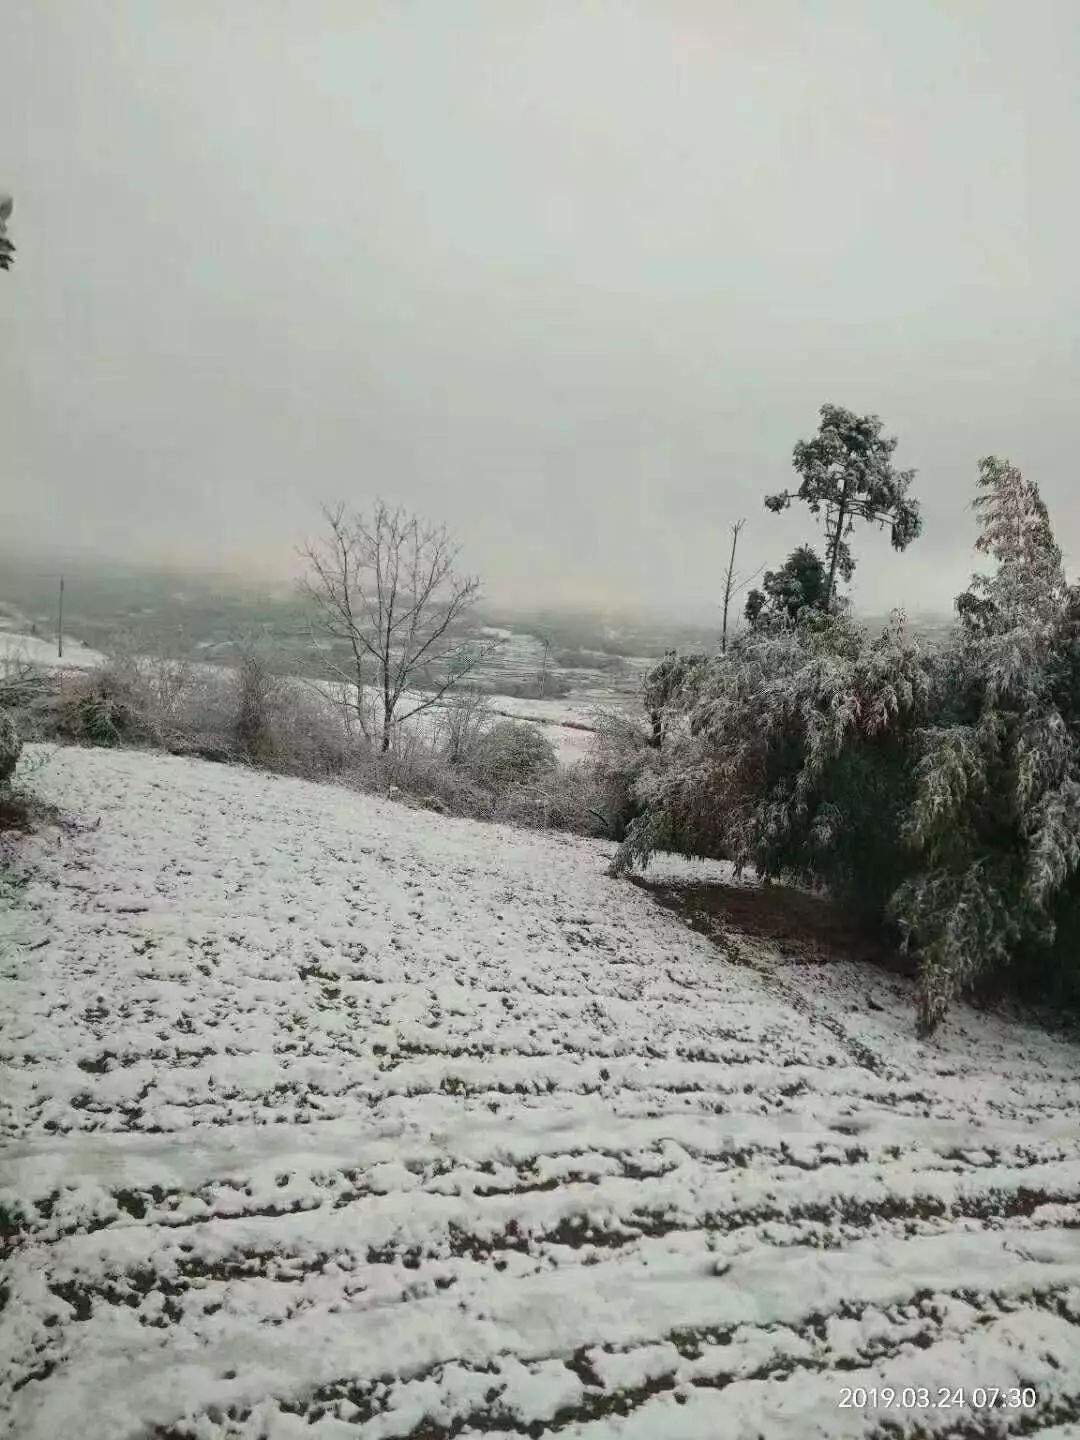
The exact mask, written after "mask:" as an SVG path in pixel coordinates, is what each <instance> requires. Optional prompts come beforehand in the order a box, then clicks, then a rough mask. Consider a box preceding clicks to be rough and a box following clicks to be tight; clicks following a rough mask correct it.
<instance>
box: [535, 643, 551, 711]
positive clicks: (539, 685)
mask: <svg viewBox="0 0 1080 1440" xmlns="http://www.w3.org/2000/svg"><path fill="white" fill-rule="evenodd" d="M540 643H541V645H543V647H544V655H543V660H542V661H541V664H540V671H539V674H538V675H537V677H536V689H537V693H538V694H539V696H540V699H541V700H543V698H544V694H545V692H546V691H547V674H548V664H549V662H550V660H551V636H550V635H544V636H543V637H542V638H541V641H540Z"/></svg>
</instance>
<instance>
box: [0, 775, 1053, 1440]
mask: <svg viewBox="0 0 1080 1440" xmlns="http://www.w3.org/2000/svg"><path fill="white" fill-rule="evenodd" d="M43 776H44V780H43V785H44V788H45V789H46V791H47V794H46V798H48V799H50V800H53V801H54V803H57V804H59V805H61V806H62V807H63V808H64V809H65V810H66V812H67V814H68V816H69V817H70V819H71V820H73V821H74V822H75V823H74V825H73V826H69V827H68V829H67V830H66V831H64V832H60V833H58V834H56V835H46V836H42V837H41V838H39V839H37V840H35V841H33V842H30V843H28V844H27V846H26V847H25V848H24V851H23V854H22V860H21V863H22V866H23V877H22V878H23V880H24V881H25V884H24V885H23V888H22V889H21V892H20V893H19V896H18V900H17V907H18V908H17V910H16V911H15V912H14V913H13V915H12V916H11V917H10V918H11V919H12V922H13V923H12V924H7V923H6V922H5V928H4V929H3V932H2V933H4V934H5V935H10V934H14V936H15V941H14V943H13V944H11V945H9V947H8V953H6V954H5V956H4V966H3V971H2V978H0V1004H2V1006H3V1014H2V1019H3V1033H2V1036H0V1093H2V1094H3V1096H4V1101H5V1109H4V1112H3V1117H2V1120H0V1124H2V1126H3V1133H5V1134H6V1136H7V1143H6V1144H5V1146H4V1148H3V1153H2V1155H0V1222H2V1224H3V1228H4V1231H5V1234H6V1236H7V1245H8V1256H7V1264H6V1273H5V1277H4V1281H3V1284H2V1286H0V1386H2V1387H3V1388H2V1389H0V1403H2V1404H6V1405H7V1407H8V1410H9V1414H10V1417H11V1419H12V1421H13V1425H14V1434H15V1435H17V1436H25V1437H28V1440H31V1437H32V1440H36V1437H42V1440H44V1437H46V1436H48V1437H50V1440H51V1437H53V1436H55V1435H58V1434H70V1433H75V1432H76V1431H78V1432H79V1433H80V1434H82V1435H83V1436H85V1437H86V1440H94V1437H96V1436H100V1437H102V1440H106V1437H108V1440H115V1437H132V1440H134V1437H137V1436H138V1437H150V1436H156V1437H158V1440H191V1437H200V1440H201V1437H205V1440H219V1437H223V1436H237V1437H240V1436H243V1437H248V1440H254V1437H256V1436H265V1437H268V1440H270V1437H272V1440H279V1437H288V1436H300V1435H304V1436H312V1435H314V1436H315V1437H316V1440H328V1437H332V1440H336V1437H339V1436H346V1435H348V1436H359V1437H361V1440H370V1437H375V1436H380V1437H383V1436H385V1437H391V1436H394V1437H411V1440H443V1437H447V1440H449V1437H452V1436H469V1435H480V1434H490V1433H500V1434H509V1435H514V1434H521V1435H529V1436H534V1437H535V1436H542V1435H546V1434H549V1433H550V1434H553V1435H556V1434H557V1435H559V1436H575V1437H581V1440H615V1437H618V1440H634V1437H640V1440H645V1437H647V1440H679V1437H683V1440H706V1437H707V1440H714V1437H723V1436H740V1437H742V1436H746V1437H751V1436H753V1437H757V1436H759V1435H761V1434H765V1435H767V1436H769V1437H770V1440H771V1437H772V1436H777V1437H780V1440H786V1437H790V1440H803V1437H806V1436H813V1435H820V1436H823V1437H824V1436H848V1435H849V1436H856V1435H858V1436H871V1435H882V1436H884V1435H886V1434H903V1433H908V1434H912V1435H914V1434H915V1433H920V1434H923V1435H942V1436H946V1435H973V1436H983V1435H992V1434H993V1435H999V1434H1010V1433H1016V1434H1020V1433H1025V1434H1027V1433H1036V1431H1038V1432H1039V1433H1042V1432H1043V1431H1044V1430H1049V1428H1050V1427H1052V1426H1053V1427H1057V1429H1058V1430H1059V1431H1060V1432H1062V1433H1064V1430H1065V1429H1067V1427H1068V1426H1069V1425H1070V1424H1071V1423H1072V1422H1073V1421H1077V1420H1080V1104H1078V1101H1080V1066H1078V1064H1077V1060H1078V1059H1080V1055H1078V1052H1077V1048H1076V1047H1075V1046H1073V1045H1070V1044H1069V1043H1068V1042H1067V1041H1066V1040H1064V1039H1060V1038H1054V1037H1051V1036H1048V1035H1046V1034H1044V1033H1041V1032H1039V1031H1037V1030H1034V1029H1032V1028H1030V1027H1027V1026H1025V1025H1023V1024H1021V1023H1018V1022H1016V1021H1007V1020H1005V1019H1002V1018H995V1017H992V1016H988V1015H978V1014H976V1013H975V1012H973V1011H968V1010H964V1009H963V1008H960V1009H958V1010H957V1011H956V1013H955V1015H954V1016H952V1017H950V1019H949V1021H948V1023H947V1025H946V1027H945V1030H944V1032H943V1034H942V1035H941V1036H940V1038H939V1039H938V1040H936V1041H935V1043H934V1044H933V1045H932V1046H931V1045H926V1044H923V1043H921V1042H919V1041H918V1040H916V1039H915V1038H914V1036H913V1035H912V1032H911V1024H910V1015H909V1010H908V1006H909V1003H910V996H909V994H908V992H907V987H906V982H904V981H903V980H902V979H899V978H898V977H895V976H889V975H884V974H881V973H878V972H875V971H873V970H872V969H869V968H867V967H861V966H856V965H851V964H836V965H832V966H812V967H811V966H805V965H800V964H798V963H796V962H789V961H785V960H784V959H783V958H782V957H780V956H777V955H776V954H773V953H770V952H768V951H764V950H762V951H759V952H757V953H756V954H755V957H754V964H753V966H752V967H748V966H746V965H731V964H728V963H726V962H725V958H724V955H723V952H722V950H720V949H718V948H716V947H715V946H714V945H713V944H712V943H711V942H710V941H709V940H707V939H706V938H705V937H704V936H702V935H700V934H696V933H693V932H691V931H690V930H688V929H686V928H685V927H684V926H682V925H681V924H680V922H679V920H678V918H677V916H676V915H675V914H673V913H671V912H670V911H667V910H661V909H659V908H658V907H656V906H655V905H654V903H653V901H652V899H651V898H650V897H649V896H648V895H647V894H645V893H644V892H643V891H641V890H639V889H637V888H635V887H631V886H627V885H625V884H619V883H615V882H611V881H608V880H606V879H605V878H604V877H603V874H602V871H603V866H604V862H605V859H606V855H607V847H605V846H602V845H595V844H587V843H584V842H577V841H571V840H566V839H564V838H552V837H543V836H538V835H520V834H516V833H515V832H513V831H508V830H503V829H499V828H497V827H483V826H478V825H470V824H467V823H465V822H460V821H453V820H448V819H442V818H440V817H437V816H431V815H426V814H424V815H421V814H418V813H417V812H413V811H410V810H407V809H399V808H398V807H395V806H393V805H391V804H388V803H383V802H379V801H374V800H371V799H363V798H360V797H357V796H354V795H350V794H347V793H345V792H341V791H337V790H334V789H331V788H329V787H324V788H318V787H314V786H310V785H305V784H302V783H300V782H294V781H284V780H275V779H273V778H271V777H267V776H262V775H254V774H246V773H244V772H242V771H236V770H228V769H222V768H220V767H214V766H207V765H200V764H198V763H196V762H190V761H182V760H176V759H167V758H164V757H153V756H135V755H130V754H105V753H79V752H61V753H60V754H58V755H57V756H56V757H55V759H54V760H53V762H52V764H51V765H50V767H49V768H48V769H47V770H45V771H44V772H43ZM99 816H100V817H101V819H102V823H101V826H100V828H95V829H91V828H90V827H91V826H92V825H93V824H94V822H95V821H96V820H97V818H98V817H99ZM664 868H665V872H666V875H667V879H668V880H670V881H671V882H672V883H674V884H677V883H678V882H679V871H678V867H677V866H676V865H675V864H674V862H671V861H665V862H664ZM698 878H699V879H700V874H699V876H698ZM744 948H745V947H744ZM744 958H745V957H744ZM870 1001H872V1004H871V1003H868V1002H870ZM1021 1383H1023V1384H1026V1385H1029V1386H1031V1387H1033V1389H1034V1390H1035V1392H1037V1397H1038V1398H1037V1405H1036V1406H1035V1408H1034V1409H1027V1410H1023V1411H1017V1412H1015V1413H1012V1414H1006V1413H1004V1412H1002V1413H1001V1414H1000V1415H993V1414H988V1413H985V1412H984V1413H979V1412H977V1411H975V1410H974V1409H973V1408H972V1407H971V1405H970V1402H967V1403H965V1405H964V1407H962V1409H961V1410H960V1411H956V1410H953V1411H952V1412H948V1411H944V1410H942V1411H937V1410H933V1411H924V1412H922V1413H918V1414H916V1413H913V1412H911V1411H907V1412H901V1411H898V1410H892V1411H890V1412H888V1413H886V1412H883V1411H881V1410H876V1411H875V1410H873V1409H872V1408H868V1407H866V1406H862V1405H861V1404H860V1405H858V1406H853V1407H849V1408H841V1405H840V1401H841V1396H842V1390H843V1387H845V1386H846V1387H858V1386H863V1387H867V1388H871V1387H874V1386H878V1387H881V1386H892V1387H902V1386H915V1387H918V1386H925V1387H927V1388H928V1389H930V1390H932V1391H935V1392H936V1390H937V1388H938V1387H951V1388H953V1389H955V1387H957V1386H964V1387H967V1388H968V1389H970V1388H971V1387H974V1386H983V1387H987V1386H990V1387H997V1388H1001V1387H1005V1386H1007V1385H1010V1384H1012V1385H1015V1384H1021ZM889 1425H896V1426H899V1427H900V1428H899V1429H894V1430H889V1428H888V1427H889ZM920 1426H921V1429H918V1427H920Z"/></svg>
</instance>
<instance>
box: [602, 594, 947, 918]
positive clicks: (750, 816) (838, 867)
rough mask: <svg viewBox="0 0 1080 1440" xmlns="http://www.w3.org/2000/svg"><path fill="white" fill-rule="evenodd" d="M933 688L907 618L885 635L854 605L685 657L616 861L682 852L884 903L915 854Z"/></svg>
mask: <svg viewBox="0 0 1080 1440" xmlns="http://www.w3.org/2000/svg"><path fill="white" fill-rule="evenodd" d="M930 688H931V687H930V678H929V671H928V667H927V665H926V663H925V661H924V660H923V657H922V656H921V655H920V653H919V650H918V647H917V645H916V644H915V643H914V641H913V640H912V639H911V638H910V636H909V635H908V633H907V630H906V628H905V626H904V623H903V620H902V618H900V617H896V618H894V620H893V622H892V623H891V624H890V625H889V627H888V628H887V629H886V630H885V631H883V632H882V634H881V635H880V636H878V637H876V638H871V637H869V636H867V635H866V634H864V633H863V632H862V631H861V630H859V629H858V628H857V627H856V626H855V625H854V624H853V623H852V621H851V620H850V619H849V618H847V617H846V616H844V615H842V614H837V615H831V616H823V615H816V616H813V617H807V618H805V619H802V620H800V621H799V622H798V623H796V624H793V625H792V624H781V623H777V624H776V625H772V626H768V627H765V628H764V629H761V630H751V631H750V632H748V633H746V634H745V635H743V636H740V637H739V638H738V640H736V642H735V643H734V644H733V645H731V646H730V647H729V649H728V652H727V654H726V655H723V656H717V657H715V658H713V659H711V660H709V661H707V662H706V663H701V662H700V661H698V662H696V663H694V664H693V665H691V666H689V667H686V668H685V669H684V670H683V672H682V673H681V675H679V676H678V678H677V682H676V683H675V684H674V685H673V686H672V691H671V698H670V699H669V700H668V703H667V706H666V709H665V718H664V744H663V748H662V749H661V750H660V752H659V756H658V759H657V760H656V762H655V763H654V764H652V765H651V766H647V767H646V768H645V769H644V770H643V772H642V775H641V778H640V779H639V781H638V782H637V785H636V787H635V795H636V797H637V799H638V800H639V801H641V803H642V806H643V809H642V813H641V814H640V815H639V816H638V817H637V818H636V819H635V820H634V821H633V822H632V823H631V825H630V827H629V830H628V832H627V835H626V839H625V840H624V841H623V844H622V847H621V848H620V850H619V853H618V855H617V856H616V858H615V860H614V862H613V865H612V871H613V873H615V874H618V873H620V872H621V871H623V870H625V869H627V868H629V867H630V866H632V865H635V864H638V865H643V864H647V863H648V860H649V857H650V856H651V855H652V853H653V852H654V851H656V850H676V851H680V852H682V853H684V854H688V855H695V856H713V857H720V858H727V859H731V860H733V861H735V863H736V864H737V865H739V866H742V865H747V864H752V865H754V866H755V867H756V868H757V870H758V871H759V873H760V874H762V875H763V876H781V875H787V876H791V877H793V878H797V879H800V880H802V881H805V882H810V883H815V884H828V885H829V886H831V887H832V888H833V889H834V891H836V892H837V893H839V894H842V895H845V896H846V897H848V898H851V899H853V900H855V901H857V902H858V903H859V904H860V905H861V906H862V907H864V908H866V909H868V910H871V911H872V910H875V909H876V910H880V909H881V908H882V907H883V906H884V903H885V901H886V899H887V898H888V895H889V893H890V892H891V889H892V888H893V887H894V886H895V884H896V883H897V879H898V870H899V868H900V866H901V864H902V859H901V856H900V846H899V843H898V837H899V827H900V822H901V815H902V811H903V806H904V803H905V800H906V796H907V791H908V787H909V785H910V781H909V778H908V777H909V775H910V763H909V756H910V747H911V743H912V732H913V730H914V727H915V725H916V724H917V723H918V721H919V720H920V719H921V718H922V717H923V716H924V715H925V713H926V709H927V706H928V703H929V699H930Z"/></svg>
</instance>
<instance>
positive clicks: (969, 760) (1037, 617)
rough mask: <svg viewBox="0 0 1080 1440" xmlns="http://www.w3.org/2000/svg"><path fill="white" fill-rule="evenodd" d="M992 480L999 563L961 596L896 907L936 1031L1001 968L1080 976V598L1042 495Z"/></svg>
mask: <svg viewBox="0 0 1080 1440" xmlns="http://www.w3.org/2000/svg"><path fill="white" fill-rule="evenodd" d="M978 484H979V490H980V494H979V496H978V498H977V500H976V502H975V504H976V509H977V511H978V513H979V516H980V519H981V522H982V533H981V535H980V537H979V540H978V542H977V548H978V550H979V551H981V552H982V553H983V554H986V555H989V556H992V557H993V559H994V560H996V561H997V570H996V572H995V573H994V574H993V575H992V576H990V577H986V576H981V575H977V576H975V577H974V578H973V580H972V582H971V586H970V588H969V589H968V590H967V591H966V592H965V594H963V595H961V596H960V597H959V599H958V601H957V609H958V612H959V615H960V632H959V635H958V637H957V640H956V642H955V645H954V647H953V649H952V651H951V653H950V655H949V656H948V666H947V672H946V675H947V685H946V693H945V696H944V699H943V703H942V708H941V712H940V714H939V715H938V716H937V717H936V723H935V724H934V725H933V726H932V727H928V728H927V729H926V730H925V732H924V734H923V735H922V737H921V741H922V755H921V760H920V762H919V765H918V770H917V781H918V785H917V791H916V794H915V797H914V803H913V805H912V807H911V811H910V814H909V816H908V818H907V822H906V837H907V840H908V843H909V845H910V846H911V848H912V850H913V852H914V853H915V855H916V856H917V860H918V870H917V873H916V874H914V875H912V876H911V877H910V878H909V879H908V880H907V881H906V882H905V883H904V884H903V885H902V887H901V888H900V890H899V891H898V893H897V895H896V898H895V901H894V905H893V909H894V913H895V915H896V917H897V919H898V921H899V923H900V925H901V927H902V928H903V930H904V932H905V934H906V937H907V940H908V943H909V944H910V945H911V946H912V947H914V948H915V949H916V950H917V952H918V953H919V955H920V958H921V977H922V978H921V996H920V1020H921V1024H922V1027H923V1029H924V1030H926V1031H930V1030H932V1029H933V1028H934V1026H936V1024H937V1023H938V1021H939V1020H940V1019H941V1017H942V1015H943V1014H944V1012H945V1010H946V1008H947V1006H948V1003H949V1000H950V999H951V998H952V997H953V996H954V995H956V994H957V993H958V992H960V991H962V990H963V989H965V988H967V987H968V986H970V984H971V983H972V982H973V981H974V980H976V979H977V978H978V977H979V976H980V975H985V974H987V973H989V972H993V971H1005V970H1008V969H1015V967H1017V966H1018V965H1027V966H1029V967H1032V968H1033V969H1034V970H1035V971H1036V972H1042V973H1044V974H1045V972H1046V970H1047V968H1048V967H1051V968H1052V967H1054V966H1055V965H1056V966H1058V967H1064V972H1065V978H1067V979H1071V980H1072V982H1073V983H1074V985H1075V984H1077V982H1078V981H1080V962H1078V960H1077V952H1076V950H1075V948H1074V944H1073V943H1072V942H1074V941H1075V939H1076V936H1077V931H1078V929H1080V908H1078V907H1080V886H1078V883H1077V871H1078V867H1080V591H1078V590H1077V589H1076V588H1075V587H1071V586H1069V585H1067V584H1066V581H1065V576H1064V572H1063V569H1062V560H1061V552H1060V550H1059V549H1058V546H1057V544H1056V543H1055V541H1054V536H1053V532H1052V530H1051V527H1050V521H1049V517H1048V515H1047V511H1046V507H1045V506H1044V504H1043V502H1042V500H1041V498H1040V496H1039V492H1038V488H1037V487H1036V486H1035V485H1034V484H1033V483H1032V482H1031V481H1029V480H1025V479H1024V477H1023V476H1022V475H1021V473H1020V471H1019V470H1017V469H1015V467H1013V466H1012V465H1010V464H1008V463H1007V462H1006V461H1002V460H998V459H996V458H994V457H990V458H989V459H986V460H984V461H983V462H982V463H981V465H980V473H979V481H978ZM1066 937H1067V938H1068V943H1066Z"/></svg>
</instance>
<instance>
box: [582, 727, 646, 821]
mask: <svg viewBox="0 0 1080 1440" xmlns="http://www.w3.org/2000/svg"><path fill="white" fill-rule="evenodd" d="M655 755H656V750H655V748H654V747H653V746H652V745H651V744H650V741H649V737H648V735H647V733H646V731H645V729H644V728H643V727H642V725H641V723H640V721H639V720H637V719H636V718H635V717H633V716H630V715H627V714H625V713H624V712H623V711H620V710H601V711H599V712H598V714H597V717H596V731H595V735H594V739H593V747H592V755H591V757H590V759H589V761H587V762H586V765H585V766H584V767H583V769H584V776H585V778H586V779H587V782H588V786H589V788H590V790H591V791H592V792H593V793H592V795H591V802H590V803H591V812H592V814H593V815H594V816H595V817H597V818H598V819H599V820H600V824H601V828H602V830H603V833H604V834H605V835H609V836H611V838H612V839H614V840H623V839H625V837H626V832H627V830H628V828H629V826H630V824H631V822H632V821H633V820H634V819H635V817H636V816H637V815H639V814H640V813H641V808H642V806H641V801H640V800H639V799H638V798H637V787H638V785H639V783H640V781H641V779H642V776H643V775H644V773H645V770H646V769H647V768H648V766H649V765H650V763H651V762H652V761H653V759H654V757H655Z"/></svg>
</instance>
